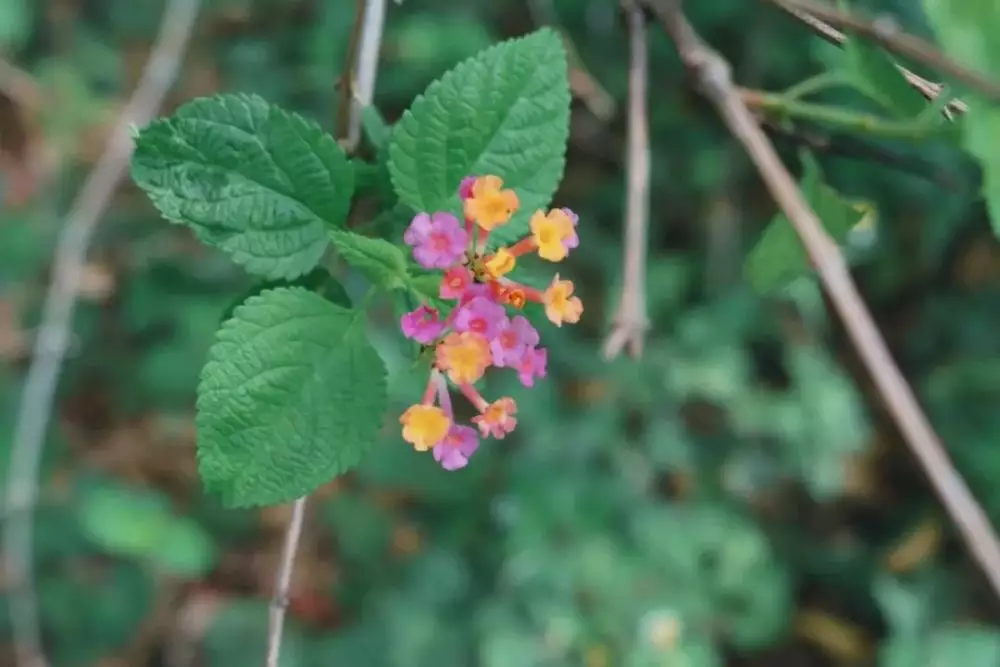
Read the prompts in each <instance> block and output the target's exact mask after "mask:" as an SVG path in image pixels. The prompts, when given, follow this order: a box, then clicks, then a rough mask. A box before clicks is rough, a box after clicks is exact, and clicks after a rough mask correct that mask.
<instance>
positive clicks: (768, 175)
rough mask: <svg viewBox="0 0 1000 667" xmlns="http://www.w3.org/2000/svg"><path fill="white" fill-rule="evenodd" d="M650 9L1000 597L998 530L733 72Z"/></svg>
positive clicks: (651, 2) (662, 4)
mask: <svg viewBox="0 0 1000 667" xmlns="http://www.w3.org/2000/svg"><path fill="white" fill-rule="evenodd" d="M642 2H643V3H644V4H645V5H646V6H648V7H649V8H650V9H651V10H652V11H653V12H654V13H655V14H656V16H657V17H658V18H659V19H660V21H661V22H662V23H663V26H664V28H665V30H666V32H667V33H668V34H669V35H670V36H671V38H672V39H673V41H674V44H675V46H676V48H677V51H678V53H679V54H680V57H681V60H682V61H683V62H684V64H685V65H686V67H687V68H688V70H689V71H690V72H691V73H692V74H693V75H694V76H695V78H696V80H697V82H698V85H699V87H700V89H701V92H702V94H704V95H705V97H707V98H708V99H709V101H711V102H712V104H713V105H714V106H715V107H716V109H717V111H718V112H719V115H720V116H721V117H722V119H723V121H724V122H725V124H726V126H727V127H728V128H729V131H730V132H731V133H732V134H733V136H734V137H735V138H736V139H737V140H738V141H739V142H740V143H741V144H742V145H743V147H744V148H745V149H746V151H747V154H748V155H749V156H750V159H751V160H752V161H753V163H754V165H755V166H756V167H757V170H758V172H759V173H760V175H761V178H762V179H763V181H764V183H765V185H766V186H767V188H768V190H769V191H770V192H771V195H772V196H773V197H774V199H775V201H776V202H777V204H778V206H779V207H780V208H781V210H782V211H784V213H785V215H786V217H787V218H788V220H789V222H790V223H791V224H792V226H793V228H794V229H795V231H796V233H797V234H798V236H799V238H800V239H801V241H802V244H803V246H805V249H806V252H807V253H808V254H809V257H810V258H811V259H812V262H813V265H814V266H815V267H816V271H817V272H818V274H819V277H820V280H821V281H822V283H823V285H824V287H825V288H826V291H827V293H828V294H829V296H830V300H831V301H832V303H833V306H834V308H835V309H836V310H837V313H838V314H839V315H840V318H841V320H842V321H843V324H844V328H845V329H846V331H847V333H848V335H849V336H850V338H851V340H852V342H853V343H854V347H855V349H856V350H857V352H858V355H859V356H860V357H861V359H862V361H863V362H864V365H865V367H866V368H867V369H868V372H869V373H871V375H872V379H873V380H874V382H875V386H876V388H877V390H878V392H879V394H880V395H881V397H882V399H883V400H884V401H885V404H886V407H887V408H888V410H889V413H890V414H891V415H892V417H893V419H894V420H895V422H896V425H897V427H898V428H899V430H900V432H901V433H902V435H903V438H904V440H905V441H906V443H907V444H908V445H909V447H910V449H911V450H912V451H913V453H914V455H915V456H916V458H917V460H918V461H919V462H920V464H921V465H922V466H923V468H924V471H925V473H926V474H927V476H928V478H929V479H930V481H931V484H932V485H933V487H934V489H935V490H936V492H937V494H938V496H939V497H940V499H941V501H942V503H943V505H944V507H945V509H946V510H947V511H948V513H949V514H950V515H951V517H952V519H953V520H954V521H955V523H956V524H957V526H958V529H959V531H960V532H961V534H962V536H963V538H964V540H965V542H966V544H967V546H968V547H969V549H970V551H971V552H972V555H973V556H974V557H975V559H976V560H977V561H978V562H979V565H980V567H981V568H982V569H983V571H984V572H985V574H986V576H987V578H988V579H989V581H990V584H991V585H992V587H993V589H994V591H995V592H996V593H998V594H1000V540H998V539H997V535H996V532H995V531H994V530H993V526H992V525H990V521H989V519H988V518H987V516H986V513H985V512H984V511H983V509H982V507H980V506H979V504H978V503H977V502H976V500H975V498H974V497H973V495H972V493H971V492H970V491H969V488H968V487H967V486H966V484H965V482H964V480H963V479H962V477H961V476H960V475H959V474H958V472H957V471H956V470H955V468H954V466H953V465H952V463H951V461H950V460H949V458H948V455H947V453H946V452H945V448H944V445H943V444H942V443H941V440H940V439H939V438H938V436H937V435H936V434H935V433H934V429H933V428H932V427H931V425H930V423H929V422H928V420H927V417H926V416H925V415H924V414H923V412H922V411H921V409H920V406H919V404H918V403H917V399H916V397H915V396H914V395H913V392H912V390H911V389H910V387H909V386H908V385H907V383H906V380H905V379H904V378H903V375H902V373H900V371H899V368H897V366H896V364H895V362H894V361H893V359H892V356H891V355H890V353H889V350H888V348H887V346H886V344H885V341H884V340H882V336H881V335H880V334H879V332H878V329H877V328H876V327H875V323H874V321H873V320H872V316H871V314H870V313H869V312H868V309H867V308H866V306H865V304H864V301H863V300H862V298H861V295H860V294H859V293H858V290H857V287H856V286H855V285H854V281H853V280H852V278H851V274H850V272H849V270H848V268H847V264H846V262H845V261H844V258H843V256H842V255H841V254H840V251H839V249H838V248H837V245H836V244H835V243H834V242H833V241H832V240H831V239H830V237H829V236H828V235H827V233H826V231H825V230H824V228H823V225H822V223H821V222H820V220H819V218H817V216H816V213H815V212H813V210H812V209H811V208H810V207H809V205H808V204H807V203H806V201H805V199H804V198H803V197H802V194H801V193H800V192H799V189H798V187H797V186H796V184H795V180H794V179H793V178H792V176H791V174H789V172H788V170H787V169H786V168H785V166H784V164H782V162H781V158H779V157H778V154H777V153H776V152H775V150H774V147H773V146H772V145H771V143H770V141H769V140H768V138H767V136H766V135H765V134H764V132H763V131H762V130H761V128H760V126H759V125H758V124H757V121H756V120H755V118H754V116H753V114H752V113H751V112H750V111H749V110H748V109H747V107H746V105H745V104H744V103H743V100H742V99H741V97H740V94H739V92H738V91H737V89H736V87H735V86H734V84H733V81H732V77H731V72H730V67H729V64H728V63H727V62H726V61H725V60H724V59H723V58H722V57H721V56H720V55H719V54H718V53H716V52H715V51H714V50H712V49H711V48H710V47H709V46H708V45H706V44H705V43H704V42H703V41H702V40H701V38H700V37H699V36H698V34H697V33H695V31H694V29H693V28H692V27H691V25H690V24H689V23H688V22H687V20H686V19H685V18H684V14H683V12H682V11H681V7H680V2H679V0H642Z"/></svg>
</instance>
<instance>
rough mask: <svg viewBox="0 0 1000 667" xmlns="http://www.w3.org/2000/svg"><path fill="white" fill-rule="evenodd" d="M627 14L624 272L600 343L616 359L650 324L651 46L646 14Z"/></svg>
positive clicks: (630, 10) (638, 345)
mask: <svg viewBox="0 0 1000 667" xmlns="http://www.w3.org/2000/svg"><path fill="white" fill-rule="evenodd" d="M622 6H623V7H624V8H625V12H626V14H627V16H628V30H629V46H630V50H631V55H630V62H629V73H628V171H627V179H628V189H627V192H626V195H625V196H626V200H625V273H624V276H623V278H622V294H621V300H620V301H619V302H618V312H617V314H616V315H615V320H614V327H613V328H612V330H611V333H610V334H609V335H608V338H607V340H606V341H605V343H604V358H605V359H609V360H610V359H614V358H615V357H617V356H618V355H619V354H620V353H621V351H622V348H624V347H625V345H626V344H627V345H628V348H629V354H630V355H631V356H632V357H639V356H640V355H641V354H642V345H643V337H644V336H645V335H646V329H648V328H649V321H648V318H647V315H646V236H647V229H648V226H649V120H648V118H647V113H646V97H647V96H646V87H647V83H648V79H649V49H648V45H647V40H646V15H645V13H644V12H643V10H642V9H641V8H640V7H639V6H638V5H636V4H634V3H633V2H632V1H631V0H625V1H624V2H623V3H622Z"/></svg>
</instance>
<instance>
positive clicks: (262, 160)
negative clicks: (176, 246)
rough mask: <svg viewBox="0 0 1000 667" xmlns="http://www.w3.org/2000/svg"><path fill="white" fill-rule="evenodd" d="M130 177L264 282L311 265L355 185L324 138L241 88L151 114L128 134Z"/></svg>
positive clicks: (172, 216) (169, 213)
mask: <svg viewBox="0 0 1000 667" xmlns="http://www.w3.org/2000/svg"><path fill="white" fill-rule="evenodd" d="M132 178H133V179H135V181H136V183H137V184H138V185H139V186H140V187H141V188H143V189H144V190H145V191H146V193H147V194H148V195H149V197H150V199H151V200H152V201H153V203H154V204H155V205H156V207H157V208H158V209H159V210H160V212H161V213H163V215H164V217H166V218H167V219H168V220H170V221H172V222H181V223H184V224H187V225H189V226H190V227H192V229H194V231H195V233H196V234H197V235H198V237H199V238H200V239H201V240H202V241H204V242H205V243H206V244H208V245H211V246H215V247H218V248H220V249H222V250H223V251H225V252H226V253H227V254H229V255H230V257H232V259H233V260H234V261H235V262H236V263H238V264H242V265H243V266H245V267H246V269H247V270H248V271H249V272H251V273H254V274H257V275H260V276H263V277H265V278H272V279H276V278H277V279H280V278H285V279H288V278H295V277H298V276H300V275H302V274H304V273H306V272H308V271H310V270H311V269H312V268H313V267H314V266H315V265H316V263H317V262H318V261H319V259H320V257H321V256H322V255H323V252H324V251H325V250H326V247H327V243H328V240H327V236H326V234H327V228H328V227H330V226H333V227H342V226H343V224H344V220H345V219H346V217H347V213H348V210H349V207H350V201H351V195H352V193H353V191H354V171H353V170H352V169H351V167H350V164H349V162H348V161H347V157H346V156H345V155H344V152H343V151H342V150H341V149H340V147H339V146H338V145H337V143H336V142H335V141H334V140H333V138H332V137H330V136H329V135H327V134H325V133H324V132H323V131H322V130H321V129H320V128H319V127H318V126H317V125H316V124H315V123H312V122H311V121H308V120H306V119H305V118H302V117H300V116H297V115H295V114H292V113H289V112H287V111H284V110H282V109H280V108H278V107H275V106H272V105H270V104H268V103H267V102H265V101H264V100H263V99H261V98H259V97H256V96H248V95H219V96H215V97H207V98H200V99H197V100H194V101H191V102H188V103H187V104H185V105H184V106H182V107H181V108H180V109H178V110H177V111H176V112H175V113H174V115H173V116H171V117H170V118H167V119H160V120H156V121H153V122H152V123H151V124H150V125H149V126H148V127H146V128H144V129H143V130H142V131H141V132H140V134H139V138H138V139H137V141H136V151H135V155H134V156H133V158H132Z"/></svg>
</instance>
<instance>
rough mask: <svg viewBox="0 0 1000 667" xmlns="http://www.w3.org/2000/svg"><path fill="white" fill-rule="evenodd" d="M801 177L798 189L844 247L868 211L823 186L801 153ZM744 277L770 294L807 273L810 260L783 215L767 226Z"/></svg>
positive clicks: (816, 167)
mask: <svg viewBox="0 0 1000 667" xmlns="http://www.w3.org/2000/svg"><path fill="white" fill-rule="evenodd" d="M803 167H804V173H803V176H802V180H801V182H800V185H799V187H800V188H801V190H802V195H803V197H805V199H806V201H807V202H808V203H809V205H810V206H811V207H812V209H813V210H814V211H815V212H816V215H817V216H818V217H819V219H820V221H821V222H822V223H823V227H824V228H825V229H826V231H827V233H828V234H829V235H830V237H831V238H832V239H833V241H834V242H835V243H838V244H839V243H843V242H844V240H845V239H846V238H847V235H848V234H849V233H850V231H851V229H853V228H854V226H855V225H857V224H858V223H859V222H861V220H862V219H863V218H864V217H865V214H866V213H867V210H859V208H858V207H857V206H856V205H855V204H852V203H851V202H848V201H847V200H845V199H843V198H842V197H841V196H840V195H839V194H838V193H837V191H836V190H834V189H833V188H831V187H830V186H828V185H826V183H824V182H823V174H822V172H821V171H820V168H819V164H818V163H817V162H816V160H815V158H813V157H812V156H811V155H810V154H808V153H803ZM746 272H747V277H748V278H749V280H750V283H751V284H752V285H753V286H754V288H755V289H757V290H758V291H760V292H762V293H769V292H774V291H776V290H778V289H779V288H781V287H783V286H784V285H786V284H787V283H789V282H790V281H791V280H793V279H794V278H796V277H797V276H800V275H804V274H806V273H808V272H809V259H808V257H807V255H806V252H805V249H804V248H803V247H802V242H801V241H800V240H799V237H798V235H797V234H796V233H795V228H794V227H792V225H791V223H790V222H789V221H788V218H786V217H785V214H784V213H778V214H777V215H776V216H775V217H774V219H772V220H771V222H770V223H768V226H767V228H766V229H765V230H764V233H763V234H762V235H761V237H760V240H758V241H757V245H756V246H754V249H753V250H752V251H751V252H750V255H749V256H748V257H747V263H746Z"/></svg>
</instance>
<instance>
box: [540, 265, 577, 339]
mask: <svg viewBox="0 0 1000 667" xmlns="http://www.w3.org/2000/svg"><path fill="white" fill-rule="evenodd" d="M542 302H543V303H544V304H545V316H546V317H548V318H549V320H550V321H551V322H552V323H553V324H555V325H556V326H557V327H561V326H562V324H563V322H569V323H570V324H575V323H577V322H579V321H580V315H581V314H582V313H583V302H582V301H580V297H577V296H573V281H571V280H559V274H558V273H557V274H556V275H555V278H553V279H552V284H551V285H549V287H548V289H546V290H545V292H544V293H543V294H542Z"/></svg>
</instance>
